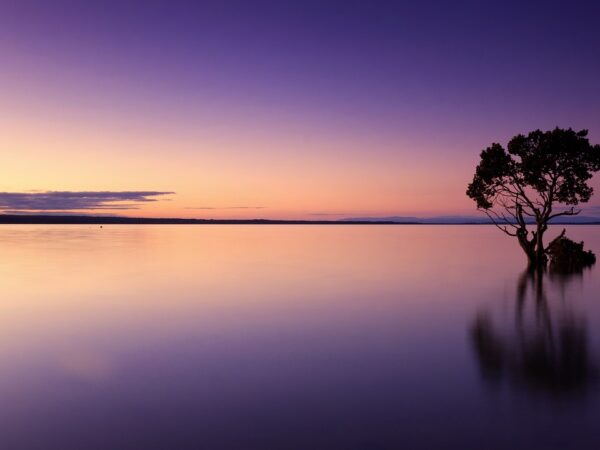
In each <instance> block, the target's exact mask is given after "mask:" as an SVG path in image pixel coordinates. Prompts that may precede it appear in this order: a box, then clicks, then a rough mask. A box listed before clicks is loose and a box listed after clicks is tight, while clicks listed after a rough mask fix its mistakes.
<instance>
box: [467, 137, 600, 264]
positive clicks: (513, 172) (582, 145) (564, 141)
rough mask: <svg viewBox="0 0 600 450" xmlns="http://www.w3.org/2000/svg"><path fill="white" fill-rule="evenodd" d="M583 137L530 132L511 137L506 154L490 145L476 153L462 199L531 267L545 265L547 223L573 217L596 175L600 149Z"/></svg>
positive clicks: (496, 146)
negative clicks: (469, 201)
mask: <svg viewBox="0 0 600 450" xmlns="http://www.w3.org/2000/svg"><path fill="white" fill-rule="evenodd" d="M587 134H588V132H587V130H581V131H578V132H576V131H573V130H572V129H571V128H569V129H566V130H565V129H560V128H558V127H557V128H555V129H554V130H551V131H545V132H544V131H540V130H536V131H532V132H531V133H529V134H528V135H527V136H524V135H522V134H519V135H517V136H515V137H513V138H512V139H511V140H510V142H509V143H508V147H507V150H505V149H504V148H503V147H502V146H501V145H500V144H496V143H494V144H492V145H491V146H490V147H488V148H486V149H485V150H483V151H482V152H481V161H480V162H479V165H478V166H477V168H476V170H475V175H474V177H473V181H472V182H471V183H470V184H469V186H468V188H467V195H468V196H469V197H470V198H472V199H473V200H475V202H476V203H477V209H479V210H482V211H484V212H485V213H486V214H487V215H488V217H489V218H490V219H491V220H492V222H493V223H494V224H495V225H496V226H497V227H498V228H499V229H501V230H502V231H503V232H504V233H506V234H508V235H510V236H514V237H516V238H517V240H518V242H519V245H520V246H521V248H522V249H523V251H524V252H525V254H526V255H527V259H528V262H529V264H530V265H532V266H538V267H541V266H544V265H545V264H546V262H547V260H548V257H547V253H548V247H550V245H549V246H547V247H546V246H544V233H545V232H546V231H547V229H548V222H549V221H551V220H552V219H555V218H557V217H560V216H574V215H577V214H579V213H580V212H581V210H580V209H576V208H575V207H576V206H577V205H579V204H580V203H586V202H587V201H589V199H590V197H591V196H592V194H593V188H592V187H591V186H590V185H589V184H588V182H589V181H590V179H591V178H592V176H593V175H594V173H595V172H597V171H598V170H600V145H591V144H590V143H589V141H588V139H587ZM528 226H530V227H532V229H531V230H529V229H528ZM564 233H565V231H564V230H563V232H562V234H561V235H560V236H559V237H562V236H564Z"/></svg>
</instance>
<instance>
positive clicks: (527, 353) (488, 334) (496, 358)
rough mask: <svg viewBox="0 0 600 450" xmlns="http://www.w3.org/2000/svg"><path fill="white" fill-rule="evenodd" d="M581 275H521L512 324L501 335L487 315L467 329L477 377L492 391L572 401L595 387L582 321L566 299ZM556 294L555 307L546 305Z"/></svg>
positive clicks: (538, 273) (581, 315) (555, 273)
mask: <svg viewBox="0 0 600 450" xmlns="http://www.w3.org/2000/svg"><path fill="white" fill-rule="evenodd" d="M581 276H582V273H581V272H579V273H558V272H546V271H526V272H524V273H523V274H521V276H520V277H519V279H518V281H517V286H516V296H515V297H516V298H515V301H514V304H513V305H512V307H513V308H514V320H513V324H512V325H508V326H507V327H505V329H502V327H501V326H499V325H498V324H497V323H495V322H494V314H493V313H492V312H490V310H489V309H488V310H481V311H480V312H479V313H478V314H477V316H476V317H475V319H474V320H473V322H472V324H471V327H470V337H471V341H472V345H473V348H474V350H475V354H476V356H477V361H478V364H479V367H480V371H481V375H482V377H483V379H484V380H486V381H488V382H490V383H491V384H494V385H501V384H503V383H504V382H508V383H509V385H510V386H512V387H514V388H520V389H522V388H525V389H526V390H527V391H529V392H531V393H542V394H547V395H549V396H551V397H555V398H556V397H561V398H563V397H565V396H576V395H578V394H579V395H580V394H582V393H584V392H585V391H586V390H587V389H588V388H589V387H590V386H591V385H592V384H593V382H594V381H595V378H596V377H595V374H596V364H595V362H594V361H593V360H592V357H591V355H590V350H589V344H588V330H587V323H586V320H585V317H584V316H583V314H582V313H581V312H580V311H577V309H576V308H575V307H574V305H573V303H572V302H571V301H570V299H569V298H567V296H566V292H567V290H566V286H567V285H568V284H569V283H571V282H573V280H575V279H577V278H580V277H581ZM548 290H552V291H554V292H558V293H559V294H560V299H559V302H558V304H556V303H555V304H553V303H552V302H551V301H549V299H548Z"/></svg>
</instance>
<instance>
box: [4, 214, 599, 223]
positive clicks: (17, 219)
mask: <svg viewBox="0 0 600 450" xmlns="http://www.w3.org/2000/svg"><path fill="white" fill-rule="evenodd" d="M0 224H15V225H19V224H20V225H28V224H29V225H86V224H89V225H210V224H214V225H226V224H239V225H244V224H248V225H253V224H255V225H493V224H492V223H491V222H489V223H486V222H481V221H476V220H468V219H465V221H464V222H448V221H443V220H441V219H440V221H419V220H415V221H394V220H379V219H373V220H347V219H340V220H277V219H178V218H157V217H154V218H152V217H122V216H77V215H42V214H40V215H21V214H0ZM553 224H555V225H600V220H599V221H593V222H582V223H577V222H567V221H565V222H553Z"/></svg>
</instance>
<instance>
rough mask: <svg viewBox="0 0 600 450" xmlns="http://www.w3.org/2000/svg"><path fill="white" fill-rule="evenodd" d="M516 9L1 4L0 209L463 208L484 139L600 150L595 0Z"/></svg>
mask: <svg viewBox="0 0 600 450" xmlns="http://www.w3.org/2000/svg"><path fill="white" fill-rule="evenodd" d="M526 3H527V2H522V1H519V2H511V1H503V2H485V1H483V2H482V1H474V2H470V3H469V2H462V3H461V4H460V5H457V4H454V2H427V1H421V2H387V1H381V2H378V1H369V2H367V1H350V0H346V1H338V2H327V1H312V0H310V1H309V0H307V1H298V2H289V1H272V2H262V1H235V2H234V1H189V2H183V1H163V2H154V1H138V2H133V1H126V0H124V1H114V2H86V1H62V0H54V1H38V2H34V1H27V0H23V1H10V0H7V1H2V2H0V167H1V170H2V176H1V177H0V209H3V210H5V211H16V212H23V211H72V212H85V213H102V214H106V213H108V214H122V215H128V216H145V217H150V216H152V217H198V218H255V217H261V218H299V219H315V218H319V219H323V218H331V219H336V218H341V217H356V216H361V217H362V216H374V217H375V216H389V215H403V216H434V215H448V214H468V215H473V214H476V212H475V207H474V204H473V202H472V201H471V200H470V199H468V198H467V197H466V195H465V189H466V185H467V183H468V182H469V181H470V179H471V178H472V174H473V171H474V167H475V165H476V164H477V161H478V158H479V152H480V151H481V150H482V149H483V148H484V147H486V146H488V145H489V144H491V143H492V142H500V143H502V144H506V142H507V141H508V140H509V139H510V137H511V136H513V135H515V134H518V133H525V132H528V131H531V130H533V129H536V128H541V129H550V128H554V127H555V126H560V127H572V128H575V129H582V128H586V129H589V130H590V135H589V137H590V141H591V142H592V143H600V85H599V80H600V32H599V31H598V18H599V17H600V3H597V2H592V1H589V2H581V3H578V2H572V1H571V2H566V1H565V2H550V1H549V2H535V3H537V4H534V3H533V2H532V3H531V4H530V5H529V6H528V5H527V4H526ZM593 184H594V186H595V187H596V190H597V195H596V197H594V198H593V199H592V201H591V203H590V205H591V208H590V209H589V210H588V211H587V213H589V214H592V213H594V211H595V212H596V214H597V215H600V209H598V205H600V180H599V179H598V177H596V178H595V180H594V183H593ZM55 191H57V192H58V193H56V192H55ZM47 192H54V193H53V194H44V193H47ZM61 192H62V193H63V194H60V193H61ZM64 192H69V193H70V194H64ZM589 214H588V215H589Z"/></svg>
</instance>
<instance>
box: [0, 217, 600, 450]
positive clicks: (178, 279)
mask: <svg viewBox="0 0 600 450" xmlns="http://www.w3.org/2000/svg"><path fill="white" fill-rule="evenodd" d="M559 231H560V228H559V227H551V230H550V231H549V234H550V235H555V234H557V233H558V232H559ZM567 234H568V235H569V236H570V237H571V238H573V239H575V240H585V242H586V246H587V247H589V248H591V249H593V250H594V251H595V252H596V253H597V254H598V253H600V227H595V226H571V227H567ZM599 267H600V264H599V265H598V267H593V268H592V269H590V270H587V271H585V272H583V273H581V274H576V275H571V276H558V275H552V274H544V275H539V276H529V275H527V274H526V273H524V269H525V259H524V256H523V254H522V253H521V250H520V249H519V248H518V245H517V243H516V242H515V241H514V240H513V239H512V238H509V237H507V236H505V235H503V234H502V233H501V232H499V231H498V230H497V229H495V228H494V227H492V226H439V225H432V226H424V225H421V226H419V225H398V226H389V225H388V226H386V225H364V226H362V225H356V226H355V225H346V226H333V225H331V226H318V225H298V226H296V225H281V226H278V225H204V226H202V225H199V226H198V225H196V226H194V225H190V226H186V225H166V226H163V225H147V226H133V225H121V226H106V225H105V226H104V227H103V228H100V227H99V226H89V225H85V226H79V225H76V226H73V225H71V226H27V225H6V226H0V268H1V274H2V290H1V292H2V301H1V302H0V365H1V370H0V405H1V407H0V448H2V449H7V450H21V449H23V450H37V449H44V450H49V449H50V450H53V449H57V450H58V449H60V450H71V449H77V450H82V449H85V450H95V449H102V450H108V449H110V450H115V449H126V450H130V449H143V450H148V449H164V450H183V449H208V450H213V449H215V450H219V449H241V450H246V449H328V450H329V449H361V450H370V449H372V450H375V449H401V448H404V449H441V448H457V449H471V448H472V449H537V448H539V449H544V450H546V449H562V450H564V449H578V450H582V449H583V450H584V449H596V448H598V442H600V426H599V423H600V397H599V396H598V393H599V391H598V387H599V386H600V385H599V383H598V381H599V380H600V378H599V375H600V371H599V370H600V299H599V295H598V293H599V292H600V268H599Z"/></svg>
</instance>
